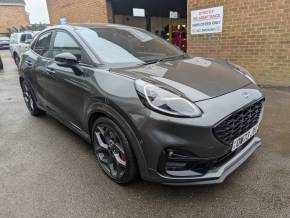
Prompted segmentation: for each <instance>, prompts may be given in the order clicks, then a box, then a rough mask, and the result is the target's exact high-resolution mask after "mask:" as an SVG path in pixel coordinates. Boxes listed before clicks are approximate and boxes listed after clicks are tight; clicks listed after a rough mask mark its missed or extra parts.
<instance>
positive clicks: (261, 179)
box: [0, 51, 290, 218]
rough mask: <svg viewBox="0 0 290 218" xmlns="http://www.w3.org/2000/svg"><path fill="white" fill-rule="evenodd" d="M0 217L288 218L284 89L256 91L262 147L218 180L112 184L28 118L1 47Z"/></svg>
mask: <svg viewBox="0 0 290 218" xmlns="http://www.w3.org/2000/svg"><path fill="white" fill-rule="evenodd" d="M0 55H1V56H2V59H3V62H4V71H1V72H0V217H1V218H2V217H3V218H10V217H17V218H18V217H21V218H22V217H27V218H32V217H41V218H43V217H57V218H60V217H75V218H82V217H139V218H140V217H215V218H216V217H255V218H256V217H283V218H284V217H290V119H289V116H290V89H274V88H272V89H263V92H264V93H265V96H266V99H267V101H266V107H265V114H264V119H263V122H262V126H261V129H260V132H259V135H260V137H262V139H263V145H262V147H260V148H259V149H258V150H257V151H256V153H255V154H254V155H253V156H252V157H250V158H249V160H248V161H247V162H246V163H244V164H243V165H242V166H241V167H240V168H238V170H237V171H236V172H234V173H233V174H232V175H230V176H229V177H228V178H227V179H226V181H225V182H224V183H223V184H219V185H211V186H198V187H169V186H164V185H159V184H153V183H148V182H143V181H137V182H135V183H134V184H131V185H129V186H119V185H116V184H115V183H113V182H111V181H110V180H109V179H108V178H107V177H106V176H105V175H104V174H103V173H102V171H101V170H100V169H99V168H98V166H97V165H96V161H95V158H94V154H93V151H92V148H91V146H90V145H89V144H87V143H86V142H85V141H84V140H82V139H81V138H80V137H79V136H77V135H75V134H74V133H73V132H71V131H70V130H69V129H67V128H66V127H64V126H63V125H61V124H60V123H59V122H57V121H56V120H54V119H53V118H51V117H50V116H43V117H40V118H35V117H32V116H30V114H29V112H28V110H27V109H26V107H25V104H24V101H23V99H22V94H21V90H20V87H19V83H18V73H17V69H16V67H15V65H14V62H13V60H12V59H11V57H10V53H9V51H0Z"/></svg>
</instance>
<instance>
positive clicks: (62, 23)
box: [59, 17, 67, 25]
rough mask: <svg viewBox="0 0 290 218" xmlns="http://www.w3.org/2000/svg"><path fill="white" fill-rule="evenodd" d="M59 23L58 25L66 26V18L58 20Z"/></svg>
mask: <svg viewBox="0 0 290 218" xmlns="http://www.w3.org/2000/svg"><path fill="white" fill-rule="evenodd" d="M59 23H60V25H66V24H67V18H66V17H61V18H59Z"/></svg>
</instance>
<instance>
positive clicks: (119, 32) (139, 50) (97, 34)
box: [77, 27, 184, 64]
mask: <svg viewBox="0 0 290 218" xmlns="http://www.w3.org/2000/svg"><path fill="white" fill-rule="evenodd" d="M77 31H78V33H79V34H80V35H81V37H82V38H83V39H84V40H85V41H86V42H87V44H88V45H89V46H90V47H91V48H92V49H93V50H94V51H95V53H96V54H97V55H98V56H99V58H100V59H101V60H102V61H103V62H106V63H109V64H110V63H111V64H125V63H130V64H131V63H144V62H151V61H154V60H160V59H163V58H168V57H173V56H180V55H183V54H184V53H183V52H182V51H180V50H179V49H177V48H176V47H174V46H173V45H171V44H170V43H168V42H167V41H165V40H163V39H161V38H159V37H157V36H155V35H153V34H151V33H149V32H147V31H145V30H141V29H137V28H132V27H97V28H80V29H78V30H77Z"/></svg>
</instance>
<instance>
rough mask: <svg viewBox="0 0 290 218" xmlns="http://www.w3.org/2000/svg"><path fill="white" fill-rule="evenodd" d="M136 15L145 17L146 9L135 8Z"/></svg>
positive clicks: (134, 13)
mask: <svg viewBox="0 0 290 218" xmlns="http://www.w3.org/2000/svg"><path fill="white" fill-rule="evenodd" d="M133 16H134V17H145V9H143V8H133Z"/></svg>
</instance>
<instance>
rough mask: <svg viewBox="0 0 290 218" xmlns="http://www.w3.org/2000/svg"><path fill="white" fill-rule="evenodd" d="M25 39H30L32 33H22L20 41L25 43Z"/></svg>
mask: <svg viewBox="0 0 290 218" xmlns="http://www.w3.org/2000/svg"><path fill="white" fill-rule="evenodd" d="M27 39H32V35H31V34H22V35H21V38H20V42H22V43H25V41H26V40H27Z"/></svg>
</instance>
